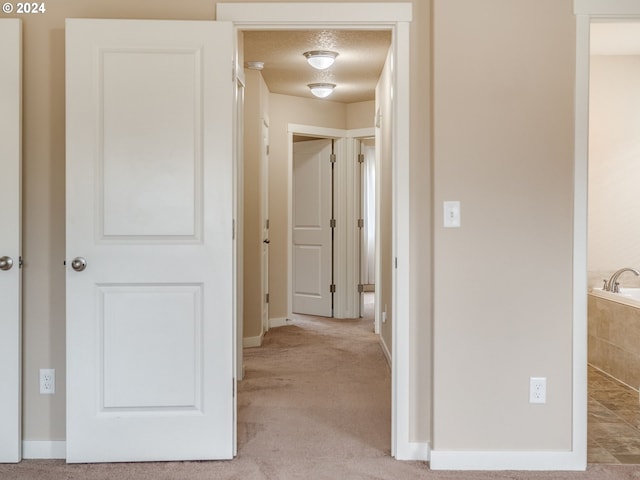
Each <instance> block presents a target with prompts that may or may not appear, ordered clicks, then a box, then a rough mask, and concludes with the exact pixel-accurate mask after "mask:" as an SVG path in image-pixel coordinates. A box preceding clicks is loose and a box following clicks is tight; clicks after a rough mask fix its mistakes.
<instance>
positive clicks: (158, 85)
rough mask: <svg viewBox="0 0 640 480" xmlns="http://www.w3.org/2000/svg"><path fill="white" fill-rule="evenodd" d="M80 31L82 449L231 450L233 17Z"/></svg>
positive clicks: (178, 455) (74, 146) (72, 369)
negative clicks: (215, 20)
mask: <svg viewBox="0 0 640 480" xmlns="http://www.w3.org/2000/svg"><path fill="white" fill-rule="evenodd" d="M66 33H67V52H66V66H67V91H66V93H67V109H66V112H67V180H66V186H67V217H66V218H67V461H68V462H117V461H146V460H186V459H224V458H231V457H232V455H233V451H234V448H233V438H234V428H235V418H234V414H233V412H234V398H233V391H234V387H235V385H234V383H235V382H234V377H233V367H234V364H233V355H234V337H233V329H234V319H233V302H232V299H233V270H232V268H233V267H232V265H233V263H232V260H233V258H232V257H233V240H232V229H233V223H232V222H233V219H232V211H233V210H232V209H233V177H232V175H233V170H232V154H233V145H232V142H233V112H234V89H235V81H234V80H233V76H232V68H231V67H232V59H233V42H232V40H233V36H232V34H233V32H232V26H231V24H230V23H222V22H195V21H193V22H190V21H138V20H86V19H72V20H67V25H66ZM85 262H86V268H84V270H82V268H83V266H84V265H85Z"/></svg>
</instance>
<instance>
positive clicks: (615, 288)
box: [603, 268, 640, 293]
mask: <svg viewBox="0 0 640 480" xmlns="http://www.w3.org/2000/svg"><path fill="white" fill-rule="evenodd" d="M624 272H633V274H634V275H635V276H636V277H638V276H640V272H639V271H638V270H636V269H635V268H621V269H620V270H617V271H616V272H614V274H613V275H611V277H610V278H609V280H608V281H607V280H605V281H604V286H603V290H605V291H607V292H613V293H620V283H619V282H618V277H620V275H622V274H623V273H624Z"/></svg>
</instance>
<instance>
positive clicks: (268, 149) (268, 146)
mask: <svg viewBox="0 0 640 480" xmlns="http://www.w3.org/2000/svg"><path fill="white" fill-rule="evenodd" d="M267 155H269V145H267Z"/></svg>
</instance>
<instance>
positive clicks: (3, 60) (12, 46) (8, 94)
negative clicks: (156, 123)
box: [0, 19, 22, 462]
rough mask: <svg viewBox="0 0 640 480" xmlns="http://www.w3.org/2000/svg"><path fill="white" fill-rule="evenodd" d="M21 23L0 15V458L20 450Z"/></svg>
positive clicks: (15, 458)
mask: <svg viewBox="0 0 640 480" xmlns="http://www.w3.org/2000/svg"><path fill="white" fill-rule="evenodd" d="M21 43H22V34H21V24H20V20H18V19H2V20H0V65H2V68H0V105H1V106H2V108H0V171H1V172H2V175H0V177H1V178H2V187H0V225H1V227H0V305H1V306H2V313H1V314H0V385H2V387H1V388H0V425H1V427H0V462H19V461H20V459H21V457H22V454H21V452H22V449H21V443H22V442H21V425H22V416H21V395H20V392H21V377H22V373H21V355H22V353H21V352H22V350H21V344H22V340H21V324H22V322H21V304H22V296H21V291H22V277H21V260H20V256H21V250H22V245H21V228H22V227H21V218H22V214H21V208H20V207H21V193H20V192H21V184H22V176H21V166H20V165H21V155H20V150H21V147H20V146H21V143H22V141H21V113H20V112H21V85H22V80H21V72H22V69H21Z"/></svg>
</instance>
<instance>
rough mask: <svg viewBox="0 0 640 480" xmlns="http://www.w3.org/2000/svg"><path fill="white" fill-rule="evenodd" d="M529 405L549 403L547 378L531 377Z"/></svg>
mask: <svg viewBox="0 0 640 480" xmlns="http://www.w3.org/2000/svg"><path fill="white" fill-rule="evenodd" d="M529 403H547V379H546V377H531V378H530V379H529Z"/></svg>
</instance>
